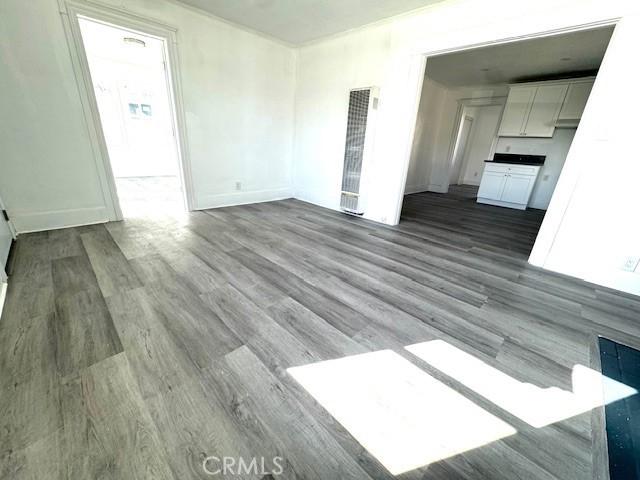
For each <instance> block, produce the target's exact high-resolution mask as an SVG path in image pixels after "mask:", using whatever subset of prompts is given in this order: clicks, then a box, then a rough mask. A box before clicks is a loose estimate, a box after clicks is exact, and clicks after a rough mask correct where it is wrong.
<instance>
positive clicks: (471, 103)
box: [447, 96, 507, 190]
mask: <svg viewBox="0 0 640 480" xmlns="http://www.w3.org/2000/svg"><path fill="white" fill-rule="evenodd" d="M506 103H507V97H504V96H499V97H478V98H461V99H460V100H458V110H457V111H456V116H455V120H454V121H453V124H454V125H458V127H460V126H461V123H462V120H463V115H464V109H465V107H494V106H496V107H497V106H504V105H505V104H506ZM503 113H504V109H503V110H502V111H501V112H500V116H499V117H498V125H497V126H496V131H495V132H494V134H493V140H492V141H491V148H490V150H489V157H493V154H494V153H495V151H496V145H497V143H498V130H499V129H500V121H501V120H502V114H503ZM474 121H475V119H474ZM453 130H454V131H453V132H452V133H451V139H450V140H449V150H448V153H447V158H448V159H449V165H452V163H451V162H452V161H453V155H454V153H455V148H456V142H457V134H458V130H457V129H455V128H454V129H453ZM466 166H467V161H466V160H465V161H464V162H463V164H462V166H461V170H460V171H461V175H463V172H464V170H465V168H466ZM458 181H460V178H458ZM449 185H450V182H448V183H447V190H448V189H449Z"/></svg>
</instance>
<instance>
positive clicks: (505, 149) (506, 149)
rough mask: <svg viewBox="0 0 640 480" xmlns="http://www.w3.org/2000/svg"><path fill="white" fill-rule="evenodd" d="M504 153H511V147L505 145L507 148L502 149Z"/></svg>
mask: <svg viewBox="0 0 640 480" xmlns="http://www.w3.org/2000/svg"><path fill="white" fill-rule="evenodd" d="M504 151H505V152H507V153H509V152H510V151H511V145H507V146H506V147H505V148H504Z"/></svg>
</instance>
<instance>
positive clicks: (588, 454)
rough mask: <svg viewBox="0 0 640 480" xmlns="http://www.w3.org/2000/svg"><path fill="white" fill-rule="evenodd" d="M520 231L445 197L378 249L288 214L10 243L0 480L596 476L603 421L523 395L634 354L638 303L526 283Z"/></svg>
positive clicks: (277, 205) (363, 236) (271, 206)
mask: <svg viewBox="0 0 640 480" xmlns="http://www.w3.org/2000/svg"><path fill="white" fill-rule="evenodd" d="M458 193H459V192H458ZM541 220H542V213H541V212H537V211H527V212H517V211H513V210H507V209H501V208H498V207H490V206H481V205H476V204H475V203H474V202H473V199H472V198H470V196H469V195H464V194H456V192H452V194H451V195H437V194H416V195H411V196H408V197H407V198H406V202H405V206H404V211H403V218H402V222H401V224H400V225H399V226H398V227H396V228H388V227H384V226H380V225H377V224H373V223H370V222H366V221H363V220H361V219H358V218H354V217H349V216H345V215H342V214H340V213H337V212H333V211H330V210H325V209H322V208H319V207H315V206H312V205H309V204H306V203H303V202H300V201H295V200H286V201H279V202H272V203H263V204H256V205H247V206H239V207H230V208H223V209H217V210H211V211H204V212H195V213H192V214H188V215H186V216H184V217H172V218H164V219H163V218H156V219H154V220H145V219H136V220H131V221H124V222H119V223H109V224H106V225H95V226H88V227H80V228H70V229H65V230H56V231H50V232H43V233H35V234H29V235H21V236H20V237H19V240H18V243H17V249H16V251H15V256H14V262H13V267H12V275H11V279H10V285H9V293H8V298H7V303H6V306H5V311H4V313H3V315H2V319H1V321H0V372H1V373H0V382H1V386H2V397H1V399H0V422H2V423H1V428H0V452H1V459H0V472H1V475H0V476H1V477H2V478H7V479H9V478H10V479H22V478H29V479H32V478H33V479H36V478H37V479H44V478H46V479H58V478H68V479H74V480H75V479H96V478H100V479H105V478H110V479H111V478H113V479H138V478H148V479H165V478H166V479H187V478H222V476H221V475H217V476H210V475H207V474H206V472H205V471H204V469H203V467H202V462H203V460H204V459H205V458H207V457H210V456H215V457H219V458H222V457H232V458H235V459H237V458H243V459H245V461H246V462H249V461H250V460H251V459H252V458H258V459H264V462H265V465H264V472H263V471H260V472H256V471H251V473H246V472H245V473H243V474H242V475H239V476H237V475H236V476H234V475H228V476H227V477H226V478H261V477H262V476H263V474H264V473H265V472H272V473H273V475H272V477H270V476H266V478H305V479H314V478H318V479H323V480H327V479H345V478H354V479H355V478H357V479H367V478H382V479H388V478H394V475H393V474H392V473H391V472H390V471H392V472H393V473H395V474H396V475H395V476H396V477H397V478H407V479H408V478H429V479H431V478H433V479H476V478H492V479H501V478H504V479H509V480H514V479H533V478H539V479H562V480H569V479H585V478H592V476H595V477H599V476H600V477H599V478H604V477H602V476H601V475H602V472H601V471H600V469H601V466H600V465H601V462H602V457H603V450H602V434H601V431H602V418H601V414H600V413H598V412H600V411H601V409H595V410H593V411H591V410H589V409H587V410H586V411H583V413H581V412H571V413H569V414H567V413H566V412H565V413H563V412H562V411H561V412H560V414H559V415H558V416H557V418H556V417H554V415H556V414H557V413H558V412H557V411H556V406H555V404H554V403H553V402H552V403H549V402H546V403H545V400H544V398H543V397H544V395H542V396H537V395H538V394H539V393H540V392H541V391H543V392H544V394H545V395H546V393H551V394H555V393H558V392H562V391H569V392H570V391H571V390H572V388H573V387H574V386H575V382H576V368H577V366H578V367H584V368H587V367H593V366H594V365H595V366H596V367H597V365H596V364H597V362H595V357H596V356H595V353H594V350H593V348H594V347H593V345H594V342H593V339H594V335H596V334H601V335H606V336H607V337H610V338H612V339H614V340H618V341H623V342H624V343H627V344H630V345H632V346H636V347H638V346H640V325H639V322H638V317H639V314H640V301H639V299H638V298H635V297H631V296H628V295H623V294H616V293H615V292H612V291H608V290H606V289H600V288H597V287H594V286H593V285H588V284H586V283H583V282H580V281H577V280H572V279H568V278H563V277H560V276H557V275H553V274H550V273H545V272H543V271H541V270H538V269H535V268H531V267H529V266H528V265H527V263H526V253H527V252H528V251H529V249H530V248H531V245H532V242H533V240H534V238H535V233H536V231H537V228H538V226H539V224H540V222H541ZM415 344H419V345H418V347H415V348H417V349H414V350H412V351H409V350H411V349H407V348H405V347H407V346H410V345H415ZM432 347H433V348H435V350H434V349H433V348H432ZM436 347H437V348H436ZM438 348H439V350H438ZM412 352H413V353H412ZM434 352H435V357H434V356H433V355H434ZM460 354H462V357H461V356H460ZM430 355H431V356H430ZM465 355H466V356H465ZM327 360H334V361H335V362H327V363H318V362H323V361H327ZM290 367H299V368H295V369H292V370H288V369H289V368H290ZM470 369H471V370H470ZM473 369H477V370H475V372H476V373H474V374H472V375H471V376H470V375H468V373H469V372H471V371H473ZM465 372H466V374H465ZM527 384H530V385H527ZM496 385H497V386H498V387H496ZM522 386H524V387H523V388H525V389H526V388H528V389H529V390H525V392H531V395H525V397H523V396H522V394H521V393H522V392H520V393H519V394H517V393H516V394H515V397H511V398H506V399H501V398H496V397H495V395H496V394H497V395H498V397H499V396H500V395H506V396H507V397H508V396H509V395H508V394H509V393H511V389H512V387H513V392H519V391H520V387H522ZM502 387H504V388H502ZM550 387H556V388H555V389H553V388H550ZM487 388H489V389H490V391H487ZM539 398H540V399H541V400H540V401H538V399H539ZM554 398H555V397H554ZM514 399H515V400H514ZM530 400H534V401H533V402H531V401H530ZM514 401H515V403H514ZM523 406H524V410H523V409H522V408H521V407H523ZM536 414H545V415H546V414H550V415H551V417H552V421H550V422H547V423H548V424H545V422H544V421H542V424H536V422H535V421H532V420H531V415H534V416H535V415H536ZM543 416H544V415H543ZM336 418H337V420H336ZM278 457H281V458H282V460H280V461H278V460H277V459H278ZM274 459H275V460H274ZM210 461H212V460H210ZM213 462H214V463H213V464H209V466H210V470H214V469H215V466H216V465H217V464H216V463H215V460H213ZM421 462H422V463H421ZM427 463H430V464H429V465H426V464H427ZM594 465H595V467H594ZM279 466H281V467H282V473H281V474H280V475H276V473H278V472H279V471H280V469H279V468H278V467H279ZM407 469H409V470H407ZM235 471H236V472H237V470H235ZM403 472H404V473H403Z"/></svg>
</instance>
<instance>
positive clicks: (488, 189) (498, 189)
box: [478, 170, 507, 200]
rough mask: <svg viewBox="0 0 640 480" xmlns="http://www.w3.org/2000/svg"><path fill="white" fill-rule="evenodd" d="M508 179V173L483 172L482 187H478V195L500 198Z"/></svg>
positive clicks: (494, 198) (490, 198)
mask: <svg viewBox="0 0 640 480" xmlns="http://www.w3.org/2000/svg"><path fill="white" fill-rule="evenodd" d="M506 179H507V176H506V174H504V173H501V172H487V171H486V170H485V172H484V173H483V174H482V180H481V181H480V188H479V189H478V197H480V198H487V199H489V200H500V196H501V195H502V190H503V189H504V183H505V180H506Z"/></svg>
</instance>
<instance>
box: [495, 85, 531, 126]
mask: <svg viewBox="0 0 640 480" xmlns="http://www.w3.org/2000/svg"><path fill="white" fill-rule="evenodd" d="M537 88H538V87H511V88H510V89H509V97H508V98H507V104H506V105H505V107H504V112H503V113H502V122H501V123H500V133H499V135H500V136H503V137H519V136H520V135H522V133H523V132H524V127H525V125H526V122H527V117H528V116H529V111H530V110H531V104H532V103H533V98H534V97H535V94H536V90H537Z"/></svg>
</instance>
